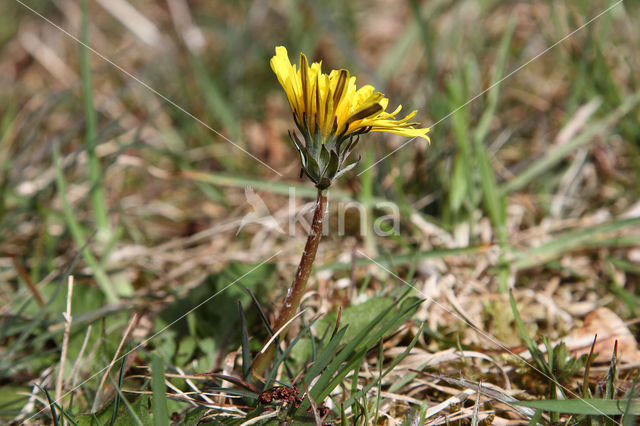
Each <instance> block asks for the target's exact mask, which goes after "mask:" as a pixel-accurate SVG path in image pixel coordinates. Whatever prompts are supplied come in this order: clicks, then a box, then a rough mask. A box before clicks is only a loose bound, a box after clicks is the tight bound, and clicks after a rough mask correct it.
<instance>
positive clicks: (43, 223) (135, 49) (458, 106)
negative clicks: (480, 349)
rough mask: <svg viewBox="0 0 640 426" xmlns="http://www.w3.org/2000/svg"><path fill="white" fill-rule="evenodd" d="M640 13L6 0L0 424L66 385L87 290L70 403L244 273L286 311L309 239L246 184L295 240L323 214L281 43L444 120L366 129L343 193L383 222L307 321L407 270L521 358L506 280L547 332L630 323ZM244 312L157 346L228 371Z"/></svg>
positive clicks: (196, 322)
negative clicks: (417, 127) (599, 319)
mask: <svg viewBox="0 0 640 426" xmlns="http://www.w3.org/2000/svg"><path fill="white" fill-rule="evenodd" d="M639 18H640V12H639V10H638V4H637V3H636V2H631V1H627V2H621V1H590V2H583V1H531V2H527V1H517V2H511V1H494V0H483V1H449V0H439V1H419V0H406V1H394V0H373V1H359V0H355V1H350V2H342V1H333V0H330V1H316V0H300V1H294V0H279V1H244V0H242V1H198V0H193V1H191V0H163V1H153V2H152V1H145V0H95V1H89V2H82V1H70V0H53V1H36V0H6V1H3V2H2V4H1V5H0V52H1V53H0V301H1V302H0V306H2V307H1V308H0V318H2V323H3V325H2V326H0V331H1V332H0V353H1V354H2V356H0V358H1V359H2V360H1V361H0V383H1V384H2V385H1V387H0V404H2V405H0V406H1V407H3V408H0V415H1V416H2V418H3V419H12V418H14V419H15V418H20V416H21V415H22V416H23V417H22V419H23V420H24V418H26V417H24V416H26V415H31V414H33V413H35V411H37V410H34V409H33V406H27V405H26V404H27V402H28V401H31V402H32V403H33V399H31V400H29V396H28V395H29V393H30V392H32V391H33V390H32V385H30V384H31V383H32V381H33V380H36V379H37V380H36V381H38V380H39V381H40V383H45V384H46V383H49V384H50V385H51V386H53V383H54V382H55V377H53V373H52V372H53V371H54V369H55V365H56V364H57V363H58V362H59V360H60V349H61V340H62V329H63V319H62V316H61V313H62V312H63V311H64V310H65V306H66V297H67V281H68V276H69V275H73V276H74V277H75V289H74V294H73V308H72V311H73V313H74V327H75V328H73V333H72V338H71V341H70V343H69V344H70V346H69V361H68V366H67V369H71V367H72V366H73V360H74V359H75V357H77V355H78V354H79V353H81V351H84V352H83V354H84V355H83V357H84V359H90V361H88V362H87V364H86V365H85V366H78V367H77V371H75V372H74V374H75V375H72V374H70V375H69V377H70V378H73V377H75V379H69V380H68V381H67V382H66V383H65V388H66V389H69V388H71V385H72V384H74V383H75V384H77V383H79V382H81V381H82V380H84V379H88V378H90V376H91V374H92V372H95V371H98V370H99V369H101V368H103V367H105V366H106V365H108V364H109V362H110V360H111V359H112V357H113V356H114V354H117V353H120V352H118V349H117V347H118V345H119V342H120V341H121V339H122V338H123V333H124V331H125V330H128V333H129V334H128V337H129V338H130V339H131V340H132V341H140V340H141V339H143V338H145V337H149V336H151V335H153V333H155V332H157V331H159V330H161V329H162V328H163V327H164V326H165V325H167V324H170V323H171V322H172V321H173V320H175V319H177V318H178V317H180V316H182V315H183V313H184V312H186V311H188V310H189V309H190V308H191V307H193V306H196V305H198V303H201V302H202V301H204V300H206V299H207V297H209V296H210V295H212V294H215V293H216V292H218V291H220V290H222V289H223V288H225V287H226V286H227V285H228V284H229V283H234V282H236V281H237V280H238V278H241V280H240V283H241V284H242V285H243V286H246V287H249V288H250V289H251V290H252V291H253V292H254V294H255V295H256V298H257V299H258V300H259V301H260V303H261V304H263V308H264V309H265V310H266V311H267V315H270V314H271V312H272V311H273V309H272V308H271V306H272V303H273V302H275V301H278V300H280V298H281V297H282V295H283V294H284V292H285V291H286V290H285V289H286V286H287V284H288V283H289V281H290V279H291V277H292V275H293V272H294V270H295V266H296V265H297V261H298V259H299V256H300V253H301V250H302V247H303V245H304V241H305V238H306V234H305V232H304V229H303V228H302V227H301V226H300V225H297V228H296V229H297V230H298V231H296V232H295V234H294V235H289V234H288V233H284V234H283V233H280V232H278V231H277V230H276V229H274V228H270V227H267V226H261V225H259V224H250V225H248V226H245V227H242V228H241V229H240V223H241V220H242V218H243V217H244V216H245V215H246V214H247V213H251V212H252V211H254V208H255V205H252V204H251V203H250V202H248V195H247V188H251V189H250V190H249V191H250V192H252V193H255V194H257V195H259V197H260V198H261V200H263V201H264V205H265V206H266V209H268V211H269V212H270V213H271V214H272V215H273V216H274V217H275V218H276V220H277V222H278V223H280V224H283V228H284V229H285V230H287V227H288V223H289V221H290V220H292V218H294V219H295V216H296V214H297V213H298V211H299V209H300V208H301V207H302V206H304V205H305V204H307V203H309V202H311V201H312V200H313V198H314V188H313V187H312V185H311V184H310V183H309V182H307V181H305V179H301V178H299V174H300V168H299V163H298V161H299V160H298V157H297V155H296V153H295V151H294V149H293V147H292V145H291V143H290V141H289V140H288V136H287V131H289V130H293V128H294V123H293V119H292V115H291V111H290V110H289V106H288V103H287V100H286V97H285V95H284V92H283V91H282V90H281V88H280V86H279V85H278V82H277V79H276V78H275V76H274V75H273V73H272V71H271V69H270V66H269V59H270V58H271V57H272V56H273V54H274V49H275V46H278V45H283V46H286V47H287V49H288V51H289V54H290V57H291V60H292V62H294V63H295V62H297V61H298V55H299V53H300V52H303V53H305V54H306V55H307V57H308V58H309V59H310V60H314V61H319V60H321V61H322V66H323V70H324V71H325V72H328V71H330V70H331V69H337V68H346V69H348V70H350V72H351V73H352V74H353V75H355V76H357V84H358V85H363V84H371V85H373V86H374V87H375V88H376V89H377V90H378V91H381V92H383V93H384V94H385V95H386V96H387V97H389V98H390V109H395V107H396V106H397V105H400V104H401V105H402V106H403V112H410V111H412V110H414V109H416V110H418V114H417V116H416V120H417V121H419V122H421V123H422V124H423V125H425V126H430V127H432V131H431V134H430V136H431V144H430V146H427V144H426V142H425V141H422V140H420V141H418V140H416V141H408V140H407V139H406V138H402V137H399V136H395V135H387V134H384V135H380V134H375V133H374V134H369V135H365V136H363V137H362V140H361V142H360V145H359V147H358V149H357V154H358V155H360V156H361V160H360V164H359V166H358V167H357V168H356V169H354V171H352V172H350V173H348V174H347V175H346V176H345V177H344V178H342V179H341V180H340V181H339V182H338V183H337V185H335V187H333V188H332V189H331V192H330V203H332V202H333V203H335V204H337V202H338V201H345V202H346V201H357V202H359V203H361V205H362V206H364V207H363V208H364V212H365V214H364V215H362V214H357V213H358V211H357V210H356V211H355V213H353V214H351V215H347V216H346V218H345V220H346V228H345V229H346V231H345V233H346V235H337V232H333V233H332V232H329V235H328V236H327V237H325V239H324V240H323V242H322V244H321V248H320V252H319V254H318V259H317V261H316V266H317V270H318V272H317V274H316V275H315V278H314V279H313V280H312V281H313V282H312V285H311V290H312V291H311V292H310V294H309V296H308V300H307V302H306V303H307V306H308V307H309V308H310V309H311V311H312V312H314V313H326V312H330V311H332V310H335V309H337V307H339V306H349V305H351V304H357V303H360V302H362V301H365V300H367V299H368V298H371V297H373V296H375V295H379V296H385V295H388V294H390V292H391V291H392V290H393V289H397V288H400V287H402V286H403V284H402V282H401V281H399V280H397V279H396V278H395V277H394V276H393V275H391V274H390V273H389V270H392V271H394V274H398V275H399V276H400V277H402V278H401V280H405V281H408V282H411V283H414V284H415V285H416V287H417V288H418V289H420V291H421V295H422V297H427V298H429V299H430V300H436V301H438V302H439V303H442V304H443V305H444V306H446V307H449V309H450V311H446V312H443V311H442V310H440V308H438V306H435V305H433V304H429V303H428V304H425V305H423V306H422V307H421V308H420V310H419V311H418V313H417V314H416V315H417V318H420V319H422V320H425V321H426V322H427V324H428V325H429V327H430V328H431V329H433V330H438V331H439V332H442V333H443V334H446V333H448V332H451V331H452V330H456V332H458V333H460V339H461V341H462V342H464V343H465V344H475V345H481V346H484V347H487V348H491V347H493V345H492V344H491V343H490V342H487V341H486V340H483V338H482V336H480V335H479V334H478V333H476V332H475V331H474V330H472V329H467V328H465V327H464V326H463V325H461V323H460V318H459V316H458V317H456V316H455V315H452V314H451V312H462V313H464V315H463V316H464V318H465V319H466V320H468V321H470V322H471V323H474V324H478V325H479V326H480V327H481V328H482V329H484V330H486V332H487V333H489V334H491V335H492V336H494V337H495V338H496V339H497V340H499V341H500V342H503V343H504V344H505V345H507V346H514V345H518V344H520V339H519V336H518V334H517V333H515V332H514V331H513V318H512V317H511V316H509V315H508V314H506V313H505V310H504V309H501V308H500V307H501V306H503V304H504V302H505V299H504V295H505V291H506V289H507V288H509V287H511V288H514V289H515V292H514V294H515V296H516V299H517V300H518V301H519V302H521V303H523V308H522V309H523V311H522V312H521V315H522V316H523V317H525V318H526V319H527V324H528V326H530V327H531V328H530V331H531V332H532V333H535V332H542V333H544V334H545V335H547V336H549V337H551V338H558V337H559V336H561V335H562V334H563V333H566V332H567V331H568V330H570V329H571V328H572V327H574V326H576V324H580V321H581V320H582V318H583V317H584V315H586V314H587V313H588V312H591V311H593V310H594V309H596V308H598V307H610V308H612V309H614V310H615V311H616V313H617V314H618V315H619V316H620V317H621V318H622V319H626V320H628V319H632V318H637V315H638V309H640V305H639V303H638V296H637V295H636V294H637V290H638V285H639V280H638V278H639V276H640V249H639V248H638V247H639V245H640V219H639V217H640V204H639V202H638V195H639V190H640V156H639V155H638V154H639V150H640V143H639V142H640V126H639V125H638V123H639V120H640V109H639V108H638V103H639V102H640V73H639V72H638V70H639V69H640V49H639V47H640V31H639V30H638V28H640V25H639V23H640V21H639ZM579 28H581V29H579ZM577 29H579V30H577ZM576 30H577V31H576ZM574 31H575V33H573V32H574ZM567 36H568V37H567ZM561 40H562V41H561ZM558 42H559V43H558ZM556 43H557V45H556ZM83 44H85V45H86V46H88V47H83ZM396 150H397V151H396ZM388 154H391V155H388ZM387 155H388V156H387ZM258 160H259V161H258ZM379 160H382V161H380V162H378V161H379ZM291 188H294V189H295V197H291V196H290V191H291ZM292 200H293V202H294V203H295V205H296V208H295V210H294V211H292V210H291V208H290V203H291V202H292ZM381 201H391V202H393V203H395V204H396V205H397V206H398V213H397V217H396V219H397V220H398V223H399V224H400V227H399V231H398V232H397V233H394V234H392V235H390V236H386V237H379V236H376V235H375V234H374V233H373V232H371V229H372V222H373V221H374V220H375V219H376V218H380V217H382V216H383V215H386V214H388V211H385V210H384V209H378V208H377V207H376V203H379V202H381ZM363 220H366V223H365V225H364V226H365V227H364V229H365V230H368V231H367V232H365V233H364V234H362V233H361V232H359V230H360V229H361V228H360V227H361V226H362V223H361V222H362V221H363ZM330 229H332V230H335V229H337V225H336V223H335V220H334V222H330ZM356 249H357V250H360V251H362V252H364V253H366V254H367V256H369V257H371V258H372V259H375V260H376V262H379V263H380V264H382V265H384V266H385V268H387V269H384V268H380V267H376V266H375V264H374V263H372V262H371V261H370V260H369V259H368V258H367V257H363V256H358V255H357V254H356V255H355V257H354V253H355V250H356ZM354 258H358V260H357V262H355V263H353V262H352V260H354ZM265 261H267V262H266V263H264V262H265ZM256 268H257V272H256V273H254V270H256ZM248 271H249V272H251V273H250V274H249V275H246V274H247V273H248ZM234 280H236V281H234ZM238 299H240V300H241V302H242V303H243V306H244V308H246V309H247V315H249V316H248V319H247V321H248V322H249V331H250V334H251V335H252V336H254V335H257V336H264V335H265V334H264V331H263V330H262V327H261V325H260V323H259V320H258V316H257V314H256V313H255V310H250V309H248V307H249V304H250V302H251V299H250V297H249V296H248V294H247V293H246V292H245V291H244V290H243V289H242V288H240V287H237V288H235V287H232V288H229V290H228V291H225V292H223V293H220V296H219V298H217V299H214V300H213V301H211V304H207V305H206V306H204V307H203V309H201V310H197V311H194V312H193V313H191V314H189V315H188V316H187V317H186V318H183V319H182V320H181V322H180V323H179V324H178V325H174V326H173V327H171V328H170V329H169V330H167V331H166V332H163V333H162V334H161V335H159V336H158V337H157V339H155V340H154V341H153V342H152V343H149V344H148V345H146V346H145V347H144V350H148V351H154V352H155V353H159V354H161V356H162V357H163V359H165V360H166V361H167V362H170V363H172V364H173V365H177V366H182V367H184V368H187V369H190V370H192V371H195V372H204V371H210V370H215V369H222V368H223V367H224V366H225V359H226V357H227V354H228V353H229V352H231V351H232V350H235V349H236V348H237V346H238V344H239V335H238V332H237V330H238V328H237V327H239V326H238V324H239V321H240V317H239V316H238V309H237V300H238ZM507 310H508V309H507ZM249 311H251V312H249ZM133 313H136V314H137V316H136V317H135V321H133V322H132V321H131V318H132V315H133ZM505 315H506V316H505ZM89 325H92V327H93V331H91V333H90V335H89V334H88V333H87V331H86V330H87V327H88V326H89ZM128 326H131V327H130V328H127V327H128ZM633 327H636V328H637V326H633ZM632 330H634V329H633V328H632ZM635 331H637V330H635ZM85 340H86V341H85ZM259 340H260V339H258V341H259ZM83 342H84V346H85V349H83ZM86 342H88V343H86ZM185 342H186V343H185ZM258 343H259V342H258ZM428 344H429V341H426V342H425V347H429V345H428ZM438 345H440V347H444V346H446V344H444V343H443V342H439V343H438ZM631 346H634V345H631ZM431 349H433V347H431ZM91 354H92V356H91V357H89V355H91ZM132 359H133V357H132V358H130V359H129V360H130V362H134V363H137V361H132ZM81 379H82V380H81ZM92 380H93V382H89V383H90V384H89V385H86V386H89V387H90V386H91V383H92V384H93V386H95V385H96V384H97V382H98V380H99V379H96V378H94V379H92ZM43 381H44V382H43ZM85 391H86V392H89V393H90V391H88V390H85ZM15 392H24V393H25V395H26V396H20V397H16V394H15ZM91 400H93V398H92V399H91ZM88 405H91V404H88ZM36 406H37V404H36ZM25 407H27V408H25ZM38 408H42V406H38Z"/></svg>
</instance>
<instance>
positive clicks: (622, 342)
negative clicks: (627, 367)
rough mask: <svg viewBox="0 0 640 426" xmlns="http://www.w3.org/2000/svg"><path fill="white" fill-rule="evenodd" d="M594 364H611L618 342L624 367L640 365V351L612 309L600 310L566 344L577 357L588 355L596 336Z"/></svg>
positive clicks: (592, 312)
mask: <svg viewBox="0 0 640 426" xmlns="http://www.w3.org/2000/svg"><path fill="white" fill-rule="evenodd" d="M596 334H597V335H598V340H597V341H596V346H595V348H594V353H595V357H594V359H593V362H596V363H598V362H609V361H610V360H611V354H612V353H613V346H614V343H615V341H616V340H617V341H618V360H619V361H620V362H621V363H625V364H626V363H637V362H640V350H638V344H637V343H636V339H635V338H634V337H633V335H632V334H631V332H630V331H629V329H628V328H627V326H626V325H625V323H624V321H622V319H621V318H620V317H619V316H618V315H616V313H615V312H613V311H612V310H611V309H608V308H598V309H596V310H595V311H591V312H589V313H588V314H587V315H586V316H585V317H584V324H583V325H582V327H580V328H578V329H575V330H573V331H572V332H571V333H569V335H568V336H566V337H565V338H564V339H563V340H564V342H565V344H566V345H567V349H569V350H570V351H571V352H572V353H573V354H575V355H576V356H580V355H582V354H588V353H589V350H590V349H591V344H592V343H593V339H594V336H595V335H596Z"/></svg>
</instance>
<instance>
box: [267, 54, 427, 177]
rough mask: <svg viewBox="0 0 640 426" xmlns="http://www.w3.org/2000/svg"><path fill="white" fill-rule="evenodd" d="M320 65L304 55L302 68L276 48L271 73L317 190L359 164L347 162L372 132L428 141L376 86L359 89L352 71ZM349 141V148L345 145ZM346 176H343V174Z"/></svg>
mask: <svg viewBox="0 0 640 426" xmlns="http://www.w3.org/2000/svg"><path fill="white" fill-rule="evenodd" d="M320 66H321V65H320V63H319V62H314V63H313V64H312V65H311V66H309V63H308V62H307V57H306V56H305V55H304V54H300V69H297V67H296V65H292V64H291V62H290V61H289V55H288V53H287V49H286V48H285V47H283V46H278V47H276V55H275V56H274V57H273V58H271V69H272V70H273V72H274V73H275V74H276V76H277V77H278V81H279V82H280V84H281V85H282V87H283V88H284V91H285V92H286V94H287V99H288V100H289V105H290V106H291V110H292V111H293V116H294V119H295V122H296V125H297V127H298V129H299V130H300V132H301V133H302V136H303V138H304V140H305V145H302V143H301V142H300V141H299V140H298V138H297V136H295V134H293V135H292V139H293V140H294V142H295V144H296V147H297V148H298V150H299V152H300V157H301V161H302V168H303V170H304V171H305V173H306V174H307V175H308V176H309V177H310V178H311V180H313V181H314V182H315V183H316V186H318V187H319V188H322V187H324V188H326V187H328V186H329V185H330V184H331V181H333V180H334V179H335V178H337V177H338V176H339V175H341V174H342V173H344V172H346V171H347V170H348V169H351V168H352V167H353V166H355V164H352V165H349V166H348V167H343V163H344V161H345V160H346V158H347V157H348V156H349V153H350V152H351V150H352V149H353V148H354V146H355V144H356V143H357V136H358V135H361V134H363V133H369V132H388V133H395V134H398V135H402V136H407V137H413V138H415V137H421V138H424V139H426V140H427V141H429V137H428V136H427V133H429V129H428V128H415V127H414V125H417V124H419V123H415V122H411V121H410V120H411V119H412V118H413V117H414V116H415V115H416V111H413V112H411V113H410V114H409V115H407V116H406V117H404V118H401V119H396V115H397V114H398V113H399V112H400V110H401V109H402V107H401V106H399V107H398V108H396V110H395V111H393V112H391V113H389V112H386V109H387V105H388V103H389V99H387V98H385V97H384V95H383V94H382V93H379V92H376V91H375V89H374V88H373V86H370V85H366V86H363V87H361V88H360V89H357V88H356V78H355V77H353V76H350V75H349V71H347V70H344V69H341V70H333V71H331V73H329V74H324V73H322V70H321V68H320ZM345 141H347V143H345ZM340 172H342V173H340Z"/></svg>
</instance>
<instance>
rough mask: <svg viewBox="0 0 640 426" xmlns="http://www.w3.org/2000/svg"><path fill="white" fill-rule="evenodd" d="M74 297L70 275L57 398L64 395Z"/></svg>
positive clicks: (57, 382)
mask: <svg viewBox="0 0 640 426" xmlns="http://www.w3.org/2000/svg"><path fill="white" fill-rule="evenodd" d="M72 296H73V275H69V280H68V281H67V310H66V311H65V312H64V313H63V314H62V316H63V317H64V335H63V337H62V352H61V353H60V367H59V369H58V380H57V381H56V398H60V397H61V395H62V384H63V382H64V364H65V361H66V360H67V350H68V349H69V335H70V334H71V321H72V317H71V299H72Z"/></svg>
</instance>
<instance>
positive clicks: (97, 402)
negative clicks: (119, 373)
mask: <svg viewBox="0 0 640 426" xmlns="http://www.w3.org/2000/svg"><path fill="white" fill-rule="evenodd" d="M137 319H138V315H137V314H133V317H131V320H130V321H129V324H128V325H127V329H126V330H125V331H124V333H123V334H122V340H120V344H119V345H118V349H116V353H115V354H113V359H112V360H111V363H109V367H107V371H105V372H104V376H102V380H100V385H99V386H98V390H97V391H96V397H95V399H94V400H93V405H92V406H91V412H92V413H95V412H96V411H98V408H99V406H100V400H101V399H102V391H103V388H104V385H105V384H106V382H107V377H109V373H110V372H111V369H112V368H113V366H114V365H115V363H116V361H117V360H118V355H120V351H121V350H122V347H123V346H124V342H125V341H126V340H127V337H128V336H129V333H130V332H131V329H132V328H133V325H134V324H135V323H136V322H137Z"/></svg>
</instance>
